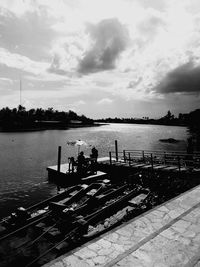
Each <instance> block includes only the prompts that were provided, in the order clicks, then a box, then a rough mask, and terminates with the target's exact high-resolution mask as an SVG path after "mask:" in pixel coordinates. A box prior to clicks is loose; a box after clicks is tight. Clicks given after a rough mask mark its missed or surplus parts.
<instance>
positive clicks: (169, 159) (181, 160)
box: [109, 150, 200, 170]
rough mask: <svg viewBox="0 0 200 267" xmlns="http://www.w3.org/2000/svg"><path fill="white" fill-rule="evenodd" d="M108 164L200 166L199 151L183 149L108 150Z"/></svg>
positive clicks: (186, 167) (183, 167)
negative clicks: (190, 151) (188, 151)
mask: <svg viewBox="0 0 200 267" xmlns="http://www.w3.org/2000/svg"><path fill="white" fill-rule="evenodd" d="M109 159H110V160H109V161H110V164H113V163H118V164H128V165H130V166H131V165H133V164H134V165H135V164H144V165H151V167H152V168H154V167H155V166H158V165H163V166H169V167H170V166H174V167H177V168H178V169H179V170H184V169H191V168H192V169H194V168H200V152H194V153H193V154H187V153H186V152H184V151H168V152H166V151H165V152H164V151H159V150H157V151H156V150H155V151H151V150H123V151H117V153H116V151H111V152H109Z"/></svg>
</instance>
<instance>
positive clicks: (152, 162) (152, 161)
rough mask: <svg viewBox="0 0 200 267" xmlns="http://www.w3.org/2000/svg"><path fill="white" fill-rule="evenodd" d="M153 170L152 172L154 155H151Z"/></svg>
mask: <svg viewBox="0 0 200 267" xmlns="http://www.w3.org/2000/svg"><path fill="white" fill-rule="evenodd" d="M151 168H152V171H153V155H152V153H151Z"/></svg>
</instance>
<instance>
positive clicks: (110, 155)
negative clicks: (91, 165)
mask: <svg viewBox="0 0 200 267" xmlns="http://www.w3.org/2000/svg"><path fill="white" fill-rule="evenodd" d="M109 158H110V165H112V154H111V152H109Z"/></svg>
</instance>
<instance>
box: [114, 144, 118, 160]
mask: <svg viewBox="0 0 200 267" xmlns="http://www.w3.org/2000/svg"><path fill="white" fill-rule="evenodd" d="M115 157H116V161H118V146H117V140H115Z"/></svg>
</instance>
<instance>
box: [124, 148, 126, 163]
mask: <svg viewBox="0 0 200 267" xmlns="http://www.w3.org/2000/svg"><path fill="white" fill-rule="evenodd" d="M123 157H124V162H126V151H125V150H123Z"/></svg>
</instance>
